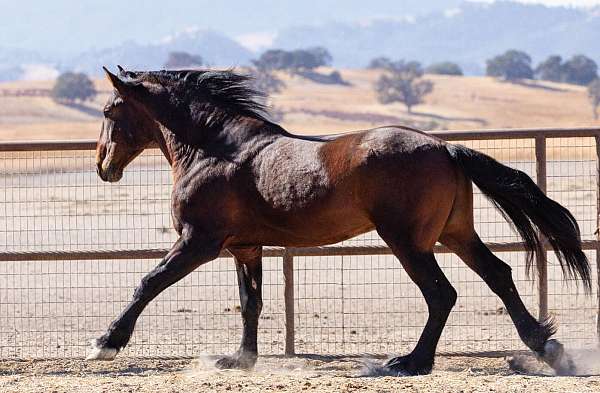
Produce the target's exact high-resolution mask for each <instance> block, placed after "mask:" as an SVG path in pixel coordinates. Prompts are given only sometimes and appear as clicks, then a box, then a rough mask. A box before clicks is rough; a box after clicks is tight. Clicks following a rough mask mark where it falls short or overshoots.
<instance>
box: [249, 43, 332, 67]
mask: <svg viewBox="0 0 600 393" xmlns="http://www.w3.org/2000/svg"><path fill="white" fill-rule="evenodd" d="M331 60H332V57H331V54H330V53H329V51H328V50H327V49H325V48H323V47H319V46H317V47H313V48H308V49H296V50H293V51H286V50H283V49H270V50H268V51H266V52H264V53H263V54H262V55H260V57H259V58H258V59H256V60H253V61H252V63H253V64H254V66H255V67H256V68H257V69H262V70H286V71H289V72H297V71H298V70H312V69H315V68H317V67H320V66H325V65H328V64H330V63H331Z"/></svg>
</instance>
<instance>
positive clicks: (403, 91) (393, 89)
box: [375, 62, 433, 113]
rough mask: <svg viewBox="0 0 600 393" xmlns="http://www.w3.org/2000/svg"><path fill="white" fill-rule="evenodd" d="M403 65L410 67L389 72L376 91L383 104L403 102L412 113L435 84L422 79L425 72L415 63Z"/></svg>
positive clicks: (383, 76)
mask: <svg viewBox="0 0 600 393" xmlns="http://www.w3.org/2000/svg"><path fill="white" fill-rule="evenodd" d="M403 64H404V65H407V64H408V66H405V67H403V68H401V69H398V68H394V69H392V70H388V72H387V73H386V74H384V75H382V76H381V77H380V78H379V79H378V80H377V83H376V84H375V91H376V93H377V98H378V100H379V102H381V103H382V104H390V103H392V102H402V103H403V104H404V105H406V110H407V111H408V113H411V112H412V107H413V106H414V105H417V104H420V103H422V102H423V98H424V97H425V96H426V95H427V94H429V93H431V92H432V91H433V83H432V82H431V81H428V80H424V79H421V78H420V77H421V76H422V75H423V71H422V69H419V68H418V67H415V65H416V64H415V62H412V64H411V63H403Z"/></svg>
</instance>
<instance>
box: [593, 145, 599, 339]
mask: <svg viewBox="0 0 600 393" xmlns="http://www.w3.org/2000/svg"><path fill="white" fill-rule="evenodd" d="M594 140H595V141H596V240H600V232H599V231H600V229H599V228H600V135H596V136H595V137H594ZM596 273H597V274H596V302H597V308H598V309H597V310H596V335H597V336H598V341H600V245H598V244H596Z"/></svg>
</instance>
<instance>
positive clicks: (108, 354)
mask: <svg viewBox="0 0 600 393" xmlns="http://www.w3.org/2000/svg"><path fill="white" fill-rule="evenodd" d="M91 344H92V350H91V351H90V353H89V354H88V355H87V356H86V358H85V360H114V358H115V357H116V356H117V353H118V352H119V351H118V350H117V349H116V348H109V347H102V346H101V345H99V344H98V340H92V341H91Z"/></svg>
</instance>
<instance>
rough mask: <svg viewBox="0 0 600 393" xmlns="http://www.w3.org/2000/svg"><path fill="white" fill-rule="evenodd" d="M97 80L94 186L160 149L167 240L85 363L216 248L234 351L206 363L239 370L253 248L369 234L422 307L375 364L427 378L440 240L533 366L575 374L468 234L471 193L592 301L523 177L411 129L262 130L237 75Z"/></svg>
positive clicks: (119, 343)
mask: <svg viewBox="0 0 600 393" xmlns="http://www.w3.org/2000/svg"><path fill="white" fill-rule="evenodd" d="M104 70H105V72H106V75H107V77H108V79H109V81H110V82H111V84H112V86H113V88H114V90H113V94H112V96H111V97H110V98H109V99H108V102H107V103H106V106H105V107H104V120H103V123H102V130H101V133H100V137H99V140H98V144H97V157H96V160H97V172H98V175H99V176H100V178H101V179H102V180H104V181H108V182H116V181H119V180H120V179H121V177H122V175H123V169H124V168H125V167H126V166H127V165H128V164H129V163H130V162H131V161H132V160H133V159H134V158H135V157H136V156H138V155H139V154H140V153H142V151H144V150H145V149H148V148H154V147H158V148H160V149H161V151H162V153H163V154H164V156H165V157H166V159H167V161H168V162H169V164H170V165H171V168H172V177H173V191H172V198H171V199H172V203H171V213H172V219H173V225H174V228H175V230H176V231H177V234H178V235H179V238H178V240H177V241H176V242H175V244H174V245H173V247H172V248H171V250H170V251H169V252H168V254H167V255H166V256H165V257H164V258H163V259H162V261H161V262H160V263H159V264H158V265H157V266H156V268H154V269H153V270H152V271H151V272H149V273H148V274H147V275H146V276H145V277H144V278H143V279H142V280H141V283H140V284H139V286H138V287H137V289H136V290H135V292H134V295H133V299H132V300H131V302H130V303H129V304H128V305H127V306H126V307H125V309H124V310H123V311H122V313H121V314H120V315H119V316H118V317H117V318H116V319H115V320H114V321H113V322H112V323H111V324H110V326H109V327H108V330H107V331H106V333H105V334H104V335H102V336H101V337H100V338H98V339H96V340H94V341H93V342H92V346H93V348H92V351H91V353H90V354H89V356H88V359H100V360H111V359H114V357H115V356H116V355H117V353H118V352H119V351H120V350H121V349H122V348H123V347H125V346H126V345H127V343H128V341H129V339H130V337H131V335H132V333H133V330H134V326H135V323H136V320H137V318H138V317H139V315H140V313H141V312H142V311H143V309H144V307H146V305H147V304H148V303H149V302H150V301H151V300H152V299H154V298H155V297H156V296H157V295H158V294H159V293H161V292H162V291H163V290H164V289H166V288H167V287H169V286H170V285H172V284H174V283H176V282H177V281H179V280H181V279H182V278H183V277H185V276H186V275H187V274H189V273H190V272H192V271H193V270H194V269H196V268H198V267H199V266H201V265H203V264H205V263H207V262H209V261H211V260H213V259H215V258H217V257H218V256H219V254H220V253H221V251H222V250H224V249H226V250H228V251H229V252H230V253H231V254H232V255H233V256H234V260H235V265H236V269H237V278H238V283H239V294H240V302H241V314H242V322H243V334H242V340H241V345H240V348H239V350H238V351H237V352H236V353H234V354H233V355H231V356H226V357H223V358H220V359H219V360H218V361H217V363H216V366H217V367H219V368H241V369H250V368H252V367H253V366H254V364H255V362H256V359H257V356H258V348H257V328H258V320H259V316H260V313H261V309H262V297H261V281H262V264H261V253H262V247H263V246H284V247H286V246H287V247H305V246H320V245H326V244H332V243H336V242H340V241H343V240H346V239H349V238H351V237H353V236H356V235H359V234H362V233H365V232H367V231H371V230H376V231H377V233H378V234H379V235H380V236H381V238H382V239H383V240H384V241H385V243H386V244H387V245H388V246H389V247H390V248H391V250H392V251H393V254H394V255H395V256H396V257H397V258H398V260H399V261H400V263H401V264H402V266H403V268H404V270H405V271H406V273H407V274H408V275H409V276H410V278H411V279H412V280H413V281H414V283H415V284H416V285H417V286H418V287H419V289H420V291H421V292H422V294H423V296H424V298H425V301H426V303H427V306H428V312H429V315H428V319H427V322H426V324H425V327H424V330H423V332H422V334H421V336H420V338H419V340H418V342H417V344H416V346H415V347H414V349H413V351H412V352H410V353H409V354H407V355H405V356H400V357H394V358H392V359H390V360H389V361H387V362H386V363H385V364H384V365H383V366H382V367H384V369H385V370H386V372H389V373H391V374H394V375H419V374H427V373H430V372H431V370H432V367H433V364H434V356H435V350H436V346H437V343H438V340H439V338H440V335H441V333H442V329H443V328H444V325H445V323H446V320H447V318H448V315H449V313H450V310H451V309H452V307H453V306H454V304H455V301H456V297H457V293H456V291H455V290H454V288H453V287H452V285H451V284H450V282H449V281H448V279H447V278H446V276H445V275H444V273H443V272H442V270H441V269H440V267H439V266H438V263H437V262H436V260H435V256H434V253H433V248H434V245H435V244H436V242H438V241H439V242H440V243H442V244H444V245H445V246H447V247H448V248H449V249H450V250H452V251H453V252H454V253H456V254H457V255H458V256H459V257H460V258H461V259H462V260H463V261H464V263H466V264H467V266H469V267H470V268H471V269H472V270H474V271H475V272H476V273H477V274H478V275H479V276H481V278H482V279H483V280H484V281H485V282H486V283H487V285H488V286H489V287H490V288H491V290H492V291H493V292H494V293H495V294H497V295H498V296H499V297H500V299H501V300H502V302H503V303H504V305H505V307H506V310H507V311H508V314H509V315H510V317H511V318H512V320H513V322H514V325H515V327H516V329H517V331H518V333H519V336H520V338H521V339H522V341H523V342H524V343H525V344H526V345H527V346H528V347H529V348H530V349H531V350H532V351H533V352H534V353H535V354H536V355H537V356H538V358H539V359H541V360H543V361H545V362H546V363H547V364H548V365H550V366H551V367H552V368H554V369H555V370H556V371H557V373H560V374H571V373H573V372H574V368H573V365H572V362H571V361H570V360H569V358H568V356H567V355H566V354H565V352H564V349H563V346H562V344H560V343H559V342H558V341H557V340H555V339H551V338H550V337H551V336H552V335H553V334H554V333H555V331H556V328H555V325H554V324H553V321H552V320H545V321H541V322H539V321H537V320H536V319H535V318H534V317H533V316H532V315H531V314H530V313H529V312H528V311H527V309H526V308H525V306H524V304H523V302H522V301H521V298H520V297H519V294H518V292H517V288H516V287H515V284H514V282H513V279H512V275H511V268H510V267H509V266H508V265H507V264H506V263H504V262H503V261H501V260H500V259H499V258H497V257H496V256H495V255H494V254H492V252H491V251H490V250H489V249H488V248H487V247H486V245H485V244H484V243H483V242H482V241H481V239H480V238H479V236H478V234H477V233H476V232H475V229H474V226H473V190H472V182H473V183H475V184H476V185H477V186H478V187H479V189H480V190H481V191H482V192H483V193H484V194H485V195H486V196H487V197H488V198H489V199H490V200H491V201H492V202H493V203H494V205H495V206H496V207H497V208H498V209H499V210H500V211H501V212H502V213H503V215H504V217H505V218H506V219H507V220H508V221H509V222H512V224H513V225H514V227H515V228H516V230H517V231H518V232H519V234H520V235H521V237H522V238H523V239H524V242H525V244H526V245H527V249H528V250H529V252H528V254H527V266H529V267H531V265H532V261H533V255H534V254H535V253H538V252H541V251H542V250H543V247H544V244H545V242H546V241H548V243H549V244H550V245H551V246H552V247H553V249H554V251H555V252H556V254H557V256H558V260H559V262H560V264H561V266H562V268H563V272H564V273H565V274H566V275H567V276H570V277H575V278H578V279H580V280H581V281H582V282H583V285H584V287H585V289H586V291H587V292H589V290H590V287H591V284H590V265H589V262H588V260H587V258H586V256H585V254H584V253H583V252H582V249H581V240H580V234H579V227H578V225H577V222H576V221H575V219H574V217H573V216H572V215H571V213H570V212H569V211H568V210H567V209H566V208H564V207H563V206H561V205H560V204H558V203H556V202H555V201H553V200H552V199H549V198H548V197H546V196H545V195H544V193H543V192H542V191H541V190H540V189H539V188H538V187H537V186H536V185H535V183H534V182H533V181H532V180H531V178H530V177H529V176H527V175H526V174H525V173H523V172H521V171H518V170H515V169H512V168H509V167H507V166H504V165H502V164H500V163H498V162H497V161H495V160H494V159H492V158H491V157H488V156H486V155H484V154H482V153H479V152H477V151H474V150H471V149H468V148H466V147H464V146H460V145H454V144H449V143H446V142H444V141H443V140H440V139H438V138H435V137H433V136H430V135H427V134H426V133H424V132H421V131H418V130H415V129H412V128H408V127H401V126H389V127H381V128H376V129H370V130H366V131H360V132H353V133H348V134H340V135H334V136H311V137H309V136H299V135H294V134H291V133H289V132H287V131H286V130H285V129H283V128H282V127H281V126H279V125H277V124H274V123H272V122H270V121H269V120H268V118H267V115H266V112H265V107H264V106H263V105H262V104H261V101H260V93H259V92H257V91H255V90H254V89H253V88H252V87H251V81H250V80H249V78H248V77H247V76H244V75H240V74H238V73H235V72H233V71H231V70H227V71H214V70H201V71H198V70H196V71H147V72H138V71H126V70H124V69H122V68H121V67H119V73H118V74H113V73H111V72H110V71H109V70H107V69H106V68H104ZM539 233H541V234H543V237H542V236H540V235H539Z"/></svg>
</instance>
